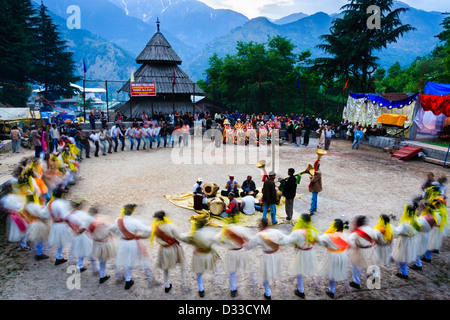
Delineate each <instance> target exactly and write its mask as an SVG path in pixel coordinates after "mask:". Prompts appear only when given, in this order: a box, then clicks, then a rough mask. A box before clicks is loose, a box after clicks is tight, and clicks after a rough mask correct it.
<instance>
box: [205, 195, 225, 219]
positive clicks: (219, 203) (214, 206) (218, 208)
mask: <svg viewBox="0 0 450 320" xmlns="http://www.w3.org/2000/svg"><path fill="white" fill-rule="evenodd" d="M225 207H226V206H225V202H224V201H223V199H222V198H220V197H215V198H214V199H213V200H211V202H210V203H209V210H210V211H211V214H212V215H214V216H219V215H220V214H222V212H224V211H225Z"/></svg>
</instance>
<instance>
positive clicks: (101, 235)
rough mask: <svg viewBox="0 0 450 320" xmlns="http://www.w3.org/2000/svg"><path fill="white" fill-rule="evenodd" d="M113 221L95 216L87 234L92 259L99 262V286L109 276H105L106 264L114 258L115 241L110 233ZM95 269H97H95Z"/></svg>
mask: <svg viewBox="0 0 450 320" xmlns="http://www.w3.org/2000/svg"><path fill="white" fill-rule="evenodd" d="M113 222H114V221H113V220H112V219H111V218H109V217H105V216H101V215H98V214H95V215H94V217H93V221H92V222H91V224H90V225H89V227H88V229H87V232H88V234H89V236H90V237H91V238H92V240H93V246H92V258H93V259H95V260H97V261H98V262H99V265H100V266H99V268H98V269H99V276H100V280H99V282H100V284H102V283H104V282H106V281H107V280H108V279H109V278H110V276H109V275H107V274H106V262H107V261H108V260H110V259H113V258H115V256H116V249H117V248H116V247H117V245H116V241H115V240H116V239H114V235H113V233H112V232H111V231H110V227H111V225H112V224H113ZM95 269H97V267H96V268H95Z"/></svg>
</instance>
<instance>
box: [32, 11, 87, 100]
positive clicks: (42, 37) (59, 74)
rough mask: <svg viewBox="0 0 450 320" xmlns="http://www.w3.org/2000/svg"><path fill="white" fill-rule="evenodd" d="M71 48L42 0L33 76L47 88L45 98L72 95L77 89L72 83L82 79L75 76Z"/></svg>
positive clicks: (36, 31)
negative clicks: (63, 38)
mask: <svg viewBox="0 0 450 320" xmlns="http://www.w3.org/2000/svg"><path fill="white" fill-rule="evenodd" d="M67 48H68V46H67V45H66V41H64V40H62V39H61V36H60V34H59V32H58V29H57V26H56V25H55V24H54V23H53V21H52V19H51V17H50V16H49V14H48V13H47V7H46V6H45V5H44V4H43V3H42V4H41V6H40V8H39V13H38V14H37V17H36V29H35V52H34V61H33V62H34V65H35V68H34V74H33V80H34V83H36V84H38V85H40V86H42V87H43V88H44V98H45V99H47V100H54V99H56V98H58V97H60V96H70V95H72V94H73V92H74V89H73V88H72V87H71V85H70V84H71V83H75V82H77V81H79V80H81V78H80V77H78V76H75V70H76V65H75V62H74V61H73V53H72V52H68V51H67Z"/></svg>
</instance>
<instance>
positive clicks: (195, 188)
mask: <svg viewBox="0 0 450 320" xmlns="http://www.w3.org/2000/svg"><path fill="white" fill-rule="evenodd" d="M202 183H203V179H202V178H198V179H197V182H196V183H195V184H194V186H193V187H192V193H196V192H197V188H199V187H200V188H203V187H202Z"/></svg>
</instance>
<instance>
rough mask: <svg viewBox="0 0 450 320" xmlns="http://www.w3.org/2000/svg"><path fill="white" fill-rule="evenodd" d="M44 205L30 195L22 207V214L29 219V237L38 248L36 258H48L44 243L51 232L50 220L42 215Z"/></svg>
mask: <svg viewBox="0 0 450 320" xmlns="http://www.w3.org/2000/svg"><path fill="white" fill-rule="evenodd" d="M42 209H43V208H42V206H41V205H40V204H39V203H36V202H35V200H34V197H33V196H32V195H28V196H27V197H26V200H25V204H24V206H23V207H22V209H21V212H22V214H23V215H24V216H25V217H26V220H27V221H28V231H27V239H28V241H30V243H32V244H33V245H34V247H35V248H36V255H35V259H36V260H38V261H39V260H45V259H48V256H47V255H46V254H44V245H45V243H46V242H47V241H48V236H49V232H50V225H49V221H48V220H46V219H43V218H42V217H41V212H42Z"/></svg>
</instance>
